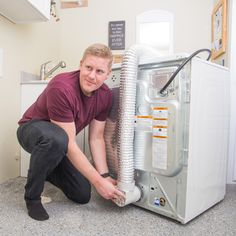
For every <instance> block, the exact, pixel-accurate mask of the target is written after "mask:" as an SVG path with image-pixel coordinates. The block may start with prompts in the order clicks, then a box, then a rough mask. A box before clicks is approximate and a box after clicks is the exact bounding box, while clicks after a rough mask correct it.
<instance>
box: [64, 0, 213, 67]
mask: <svg viewBox="0 0 236 236" xmlns="http://www.w3.org/2000/svg"><path fill="white" fill-rule="evenodd" d="M154 9H162V10H167V11H171V12H173V14H174V52H176V53H178V52H189V53H191V52H193V51H195V50H197V49H199V48H203V47H204V48H205V47H207V48H210V44H211V11H212V0H199V1H196V0H178V1H173V0H160V1H157V0H146V1H140V0H138V1H137V0H129V1H127V0H119V1H115V0H99V1H97V0H89V7H87V8H73V9H64V10H61V13H60V18H61V42H62V43H61V55H63V59H64V60H66V61H67V63H68V64H69V66H70V68H77V66H78V65H79V61H80V58H81V55H82V52H83V50H84V49H85V48H86V47H87V46H88V45H89V44H91V43H94V42H102V43H105V44H107V43H108V22H109V21H118V20H125V22H126V48H128V47H129V46H130V45H132V44H133V43H135V35H136V32H135V25H136V22H135V21H136V16H137V15H138V14H140V13H142V12H144V11H148V10H154ZM119 52H120V51H114V53H115V54H116V53H119Z"/></svg>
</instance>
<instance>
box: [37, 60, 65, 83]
mask: <svg viewBox="0 0 236 236" xmlns="http://www.w3.org/2000/svg"><path fill="white" fill-rule="evenodd" d="M50 62H51V61H47V62H45V63H43V64H42V65H41V67H40V80H45V79H46V78H47V77H49V76H50V75H52V73H53V72H54V71H56V70H57V69H58V68H59V67H61V68H65V67H66V63H65V62H64V61H60V62H59V63H58V64H57V65H56V66H54V67H53V68H52V69H51V70H49V71H47V72H46V65H47V64H48V63H50Z"/></svg>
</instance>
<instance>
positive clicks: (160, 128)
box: [152, 107, 168, 170]
mask: <svg viewBox="0 0 236 236" xmlns="http://www.w3.org/2000/svg"><path fill="white" fill-rule="evenodd" d="M152 131H153V138H152V140H153V141H152V166H153V167H154V168H158V169H163V170H166V169H167V144H168V143H167V142H168V132H167V131H168V108H167V107H154V108H153V129H152Z"/></svg>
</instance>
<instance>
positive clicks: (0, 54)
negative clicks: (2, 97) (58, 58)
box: [0, 48, 3, 79]
mask: <svg viewBox="0 0 236 236" xmlns="http://www.w3.org/2000/svg"><path fill="white" fill-rule="evenodd" d="M2 68H3V49H2V48H0V79H1V78H2V77H3V69H2Z"/></svg>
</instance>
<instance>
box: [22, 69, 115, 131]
mask: <svg viewBox="0 0 236 236" xmlns="http://www.w3.org/2000/svg"><path fill="white" fill-rule="evenodd" d="M79 75H80V71H79V70H77V71H72V72H68V73H62V74H59V75H57V76H55V77H54V78H53V79H52V80H51V81H50V82H49V83H48V85H47V87H46V88H45V90H44V91H43V92H42V93H41V94H40V95H39V97H38V99H37V100H36V102H35V103H33V104H32V105H31V106H30V107H29V108H28V110H26V112H25V113H24V115H23V117H22V118H21V119H20V121H19V122H18V123H19V124H22V123H25V122H27V121H29V120H31V119H39V120H47V121H50V119H52V120H55V121H59V122H75V126H76V133H79V132H80V131H81V130H82V129H83V128H84V127H85V126H87V125H88V124H89V123H90V122H91V121H92V120H93V119H96V120H99V121H105V120H106V118H107V116H108V113H109V111H110V109H111V105H112V92H111V90H110V89H109V88H108V87H107V85H105V84H103V85H102V86H101V87H100V88H99V89H98V90H96V91H94V92H93V94H92V95H91V96H90V97H88V96H86V95H84V94H83V92H82V90H81V88H80V83H79Z"/></svg>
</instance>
